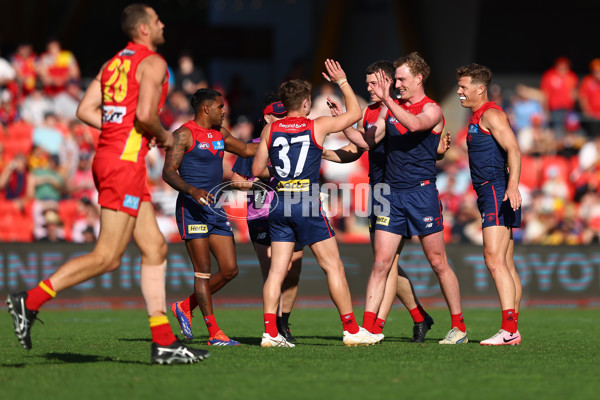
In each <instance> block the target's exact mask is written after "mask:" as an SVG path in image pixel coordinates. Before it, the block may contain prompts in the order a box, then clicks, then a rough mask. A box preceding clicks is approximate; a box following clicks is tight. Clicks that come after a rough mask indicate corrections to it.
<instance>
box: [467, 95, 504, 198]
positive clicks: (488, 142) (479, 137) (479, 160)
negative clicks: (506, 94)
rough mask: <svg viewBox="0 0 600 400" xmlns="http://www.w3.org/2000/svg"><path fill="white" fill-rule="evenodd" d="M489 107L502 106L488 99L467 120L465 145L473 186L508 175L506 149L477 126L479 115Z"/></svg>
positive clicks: (502, 179)
mask: <svg viewBox="0 0 600 400" xmlns="http://www.w3.org/2000/svg"><path fill="white" fill-rule="evenodd" d="M489 109H496V110H500V111H502V108H500V107H499V106H497V105H496V104H495V103H494V102H491V101H488V102H487V103H485V104H484V105H482V106H481V107H480V108H479V109H478V110H477V111H475V112H474V113H473V116H472V117H471V120H470V121H469V130H468V134H467V147H468V152H469V168H470V169H471V181H472V182H473V187H474V188H477V187H478V186H481V185H482V184H484V183H486V182H489V181H494V180H501V181H504V180H505V179H506V177H507V175H508V170H507V169H506V162H507V153H506V151H505V150H504V149H503V148H502V147H500V145H499V144H498V142H497V141H496V140H495V139H494V137H493V136H492V134H491V133H490V132H486V131H485V130H483V129H481V127H480V126H479V121H480V119H481V116H482V115H483V113H484V112H486V111H487V110H489ZM503 112H504V111H503Z"/></svg>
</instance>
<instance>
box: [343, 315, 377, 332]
mask: <svg viewBox="0 0 600 400" xmlns="http://www.w3.org/2000/svg"><path fill="white" fill-rule="evenodd" d="M371 314H373V313H371ZM373 315H375V314H373ZM340 319H341V320H342V325H343V326H344V330H345V331H348V333H353V334H354V333H356V332H358V330H359V328H358V324H357V323H356V318H354V313H353V312H351V313H349V314H344V315H340ZM374 319H375V318H373V320H374ZM373 322H374V321H373ZM371 329H372V328H371Z"/></svg>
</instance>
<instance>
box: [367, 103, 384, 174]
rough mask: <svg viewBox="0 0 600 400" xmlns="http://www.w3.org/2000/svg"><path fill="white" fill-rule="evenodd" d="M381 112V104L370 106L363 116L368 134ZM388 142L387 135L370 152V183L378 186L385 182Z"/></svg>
mask: <svg viewBox="0 0 600 400" xmlns="http://www.w3.org/2000/svg"><path fill="white" fill-rule="evenodd" d="M380 111H381V104H380V103H373V104H371V105H370V106H368V107H367V108H366V110H365V115H364V116H363V128H364V130H365V132H367V131H368V130H369V129H370V128H371V127H372V126H373V125H375V122H376V121H377V118H379V112H380ZM386 141H387V135H385V136H384V138H383V139H382V140H381V141H380V142H379V143H377V145H376V146H375V147H373V148H372V149H370V150H369V183H370V184H371V185H376V184H378V183H382V182H383V177H384V176H385V163H386V158H385V142H386Z"/></svg>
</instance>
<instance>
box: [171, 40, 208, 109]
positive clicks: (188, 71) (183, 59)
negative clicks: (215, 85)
mask: <svg viewBox="0 0 600 400" xmlns="http://www.w3.org/2000/svg"><path fill="white" fill-rule="evenodd" d="M207 87H208V82H206V78H205V77H204V73H203V72H202V70H201V69H200V68H198V67H197V66H195V65H194V59H193V57H192V55H191V53H189V52H187V51H184V52H182V53H181V55H180V56H179V59H178V68H177V71H176V72H175V90H177V91H182V92H183V93H185V95H186V97H187V99H188V100H189V99H191V98H192V95H193V94H194V93H196V90H198V89H202V88H207Z"/></svg>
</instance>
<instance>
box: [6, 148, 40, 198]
mask: <svg viewBox="0 0 600 400" xmlns="http://www.w3.org/2000/svg"><path fill="white" fill-rule="evenodd" d="M0 192H3V194H4V198H5V199H7V200H14V201H16V202H18V203H19V206H20V207H21V208H23V207H24V206H25V204H26V203H27V202H28V201H29V200H30V199H33V194H34V186H33V181H32V179H31V177H30V174H29V169H28V167H27V157H25V155H24V154H17V155H16V156H15V158H14V159H13V160H12V161H10V162H9V163H8V165H6V167H5V168H4V169H2V172H1V173H0Z"/></svg>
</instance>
